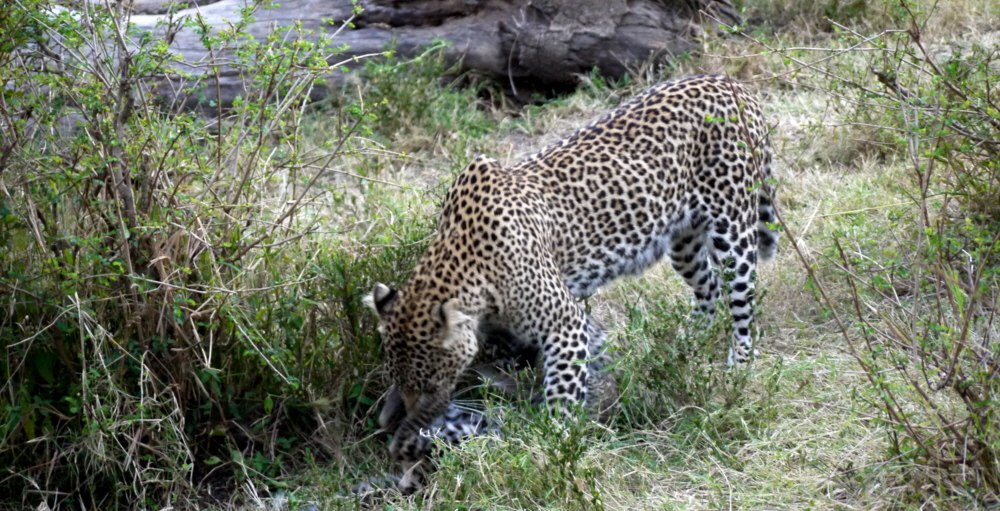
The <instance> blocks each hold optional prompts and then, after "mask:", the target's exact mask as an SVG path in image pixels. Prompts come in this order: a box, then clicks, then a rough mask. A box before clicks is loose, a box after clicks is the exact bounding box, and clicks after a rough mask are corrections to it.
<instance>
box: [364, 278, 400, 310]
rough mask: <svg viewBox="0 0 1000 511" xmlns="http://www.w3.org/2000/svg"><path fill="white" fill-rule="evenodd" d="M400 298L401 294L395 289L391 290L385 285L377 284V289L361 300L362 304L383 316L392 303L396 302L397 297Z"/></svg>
mask: <svg viewBox="0 0 1000 511" xmlns="http://www.w3.org/2000/svg"><path fill="white" fill-rule="evenodd" d="M397 296H399V292H398V291H396V290H395V289H392V288H390V287H389V286H387V285H385V284H381V283H379V284H375V289H372V292H371V294H370V295H366V296H365V297H364V298H362V299H361V301H362V302H364V304H365V305H366V306H368V307H371V309H372V310H374V311H375V313H376V314H378V315H379V316H382V315H383V314H385V311H387V310H389V307H390V306H392V303H393V302H395V301H396V297H397Z"/></svg>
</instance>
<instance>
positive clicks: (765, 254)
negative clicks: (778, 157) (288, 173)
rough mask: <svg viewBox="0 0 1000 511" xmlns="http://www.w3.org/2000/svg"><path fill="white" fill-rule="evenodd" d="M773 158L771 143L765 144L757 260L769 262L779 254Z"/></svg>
mask: <svg viewBox="0 0 1000 511" xmlns="http://www.w3.org/2000/svg"><path fill="white" fill-rule="evenodd" d="M773 161H774V160H773V157H772V155H771V147H770V144H769V143H766V142H765V144H764V151H763V154H762V158H761V171H762V172H761V174H762V176H763V178H764V179H763V181H764V182H763V183H761V185H760V187H759V188H758V192H757V259H758V260H760V261H767V260H769V259H772V258H773V257H774V254H776V253H777V252H778V231H777V230H775V229H773V228H772V226H774V225H775V223H777V221H778V217H777V215H775V213H774V184H773V183H772V181H771V168H772V166H773Z"/></svg>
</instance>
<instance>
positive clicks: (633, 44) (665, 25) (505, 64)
mask: <svg viewBox="0 0 1000 511" xmlns="http://www.w3.org/2000/svg"><path fill="white" fill-rule="evenodd" d="M137 1H141V2H144V3H142V4H137V5H136V6H135V9H136V11H137V13H138V14H136V15H134V16H133V18H132V21H133V22H134V23H136V24H137V25H138V27H139V28H140V29H149V30H156V28H155V27H156V24H157V21H158V20H159V19H160V18H161V16H157V15H152V14H141V12H147V13H148V12H162V11H164V10H165V8H164V7H163V4H162V3H157V0H137ZM208 1H210V0H208ZM199 3H200V6H198V7H191V8H188V9H185V10H182V11H180V12H178V13H177V15H179V16H184V15H186V16H196V15H197V14H199V13H200V15H201V16H203V17H204V18H205V19H206V20H207V21H208V24H209V25H210V26H215V27H222V26H224V25H225V22H224V21H223V20H227V19H228V20H235V19H237V18H238V14H237V11H238V9H239V8H241V7H242V6H244V5H245V0H220V1H217V2H214V3H207V2H206V0H202V1H201V2H199ZM728 5H729V4H728V1H725V0H723V1H712V0H362V2H361V7H362V8H363V11H362V12H361V14H359V15H357V16H355V17H354V20H353V27H351V26H350V25H349V26H346V27H343V30H341V32H340V33H339V35H338V36H337V38H336V41H335V44H338V45H340V44H346V45H348V46H349V47H350V49H349V50H348V52H347V53H346V54H345V55H342V58H350V57H352V56H362V55H368V54H372V53H378V52H381V51H383V50H385V49H386V48H387V47H388V46H389V45H390V44H393V43H395V45H396V47H395V48H396V51H397V53H399V54H401V55H404V56H409V55H414V54H416V53H418V52H419V51H420V49H421V48H422V47H425V46H427V45H429V44H431V42H432V41H433V40H434V39H437V38H442V39H446V40H448V41H450V42H451V43H452V46H451V48H449V49H448V50H447V51H446V58H447V59H448V60H449V61H450V62H461V63H462V65H463V66H464V68H466V69H474V70H478V71H481V72H483V73H485V74H486V75H488V76H491V77H494V78H496V79H498V80H500V81H501V82H502V83H504V84H506V85H508V86H509V87H510V89H511V90H512V92H514V93H515V94H524V93H525V92H530V91H534V90H539V89H542V90H546V89H547V90H553V89H566V88H570V87H572V86H573V85H575V84H576V83H577V82H578V80H579V75H580V74H586V73H589V72H590V71H591V70H592V69H594V68H597V69H598V70H599V71H600V72H601V73H602V74H604V75H606V76H609V77H621V76H622V75H624V74H625V73H626V72H627V70H628V69H630V68H636V67H638V66H639V65H641V64H642V63H644V62H647V61H650V60H651V59H652V60H653V61H660V62H663V61H666V60H669V59H670V58H671V57H673V56H675V55H678V54H682V53H685V52H688V51H690V50H691V49H692V48H693V46H694V39H695V36H696V33H697V32H698V30H699V29H698V26H697V25H696V24H695V23H694V22H693V21H692V20H694V19H697V18H698V12H699V11H700V10H702V9H709V10H711V11H714V12H715V14H716V15H722V16H728V17H730V18H731V19H735V16H734V15H732V13H731V11H730V10H729V9H727V7H726V6H728ZM353 8H354V6H353V5H352V4H351V1H350V0H282V1H281V2H280V7H278V8H274V9H269V10H260V11H258V12H257V13H256V14H255V15H254V17H255V18H256V20H257V21H256V22H254V23H252V24H251V25H250V26H249V27H248V29H247V31H248V32H249V33H250V34H252V35H253V36H254V37H257V38H260V39H263V38H264V37H265V36H266V35H267V34H268V33H269V32H270V31H272V30H273V29H274V28H275V27H280V26H288V25H291V24H293V23H294V22H295V21H297V20H298V21H301V22H302V27H303V28H304V29H306V30H316V31H319V30H320V29H324V28H325V29H327V31H328V32H332V31H334V30H335V29H336V28H339V27H341V26H342V25H343V23H344V21H345V20H349V19H351V17H352V15H353ZM172 37H173V41H172V44H171V50H172V51H175V52H177V53H179V54H180V55H182V56H183V59H184V61H185V62H187V63H189V64H193V63H207V62H210V61H211V60H212V57H213V56H212V55H210V54H209V53H208V52H207V51H206V49H205V48H204V47H203V46H202V44H201V42H200V40H199V36H198V35H197V34H196V33H195V32H194V31H192V30H190V29H183V30H181V31H179V32H178V33H176V34H175V35H173V36H172ZM312 37H318V36H312ZM215 57H218V55H216V56H215ZM355 65H357V64H354V63H353V62H352V63H351V64H349V65H348V66H347V67H348V68H352V67H353V66H355ZM186 70H188V71H192V70H193V72H194V73H195V74H196V75H197V73H206V74H208V70H207V69H204V68H199V67H188V68H186ZM213 75H214V73H212V74H211V75H209V76H208V77H207V82H208V83H209V85H208V87H207V88H206V89H204V91H203V93H202V97H203V98H204V99H209V100H214V99H217V98H216V91H218V99H221V101H220V103H221V104H223V105H227V104H230V103H231V102H232V100H233V98H235V97H236V96H237V95H239V94H241V93H242V92H243V91H244V88H245V87H247V86H248V84H245V83H244V82H243V80H242V79H241V77H240V76H239V74H238V73H237V72H236V71H235V70H233V69H227V68H225V67H223V68H221V69H220V70H219V72H218V77H219V80H218V87H216V83H215V78H214V76H213ZM330 78H331V80H330V81H331V83H333V84H338V83H340V82H341V81H342V79H343V73H342V71H339V70H338V71H335V72H334V74H333V75H331V77H330ZM189 83H190V81H182V80H180V79H177V78H171V79H170V80H168V83H165V84H163V86H162V87H161V91H162V94H163V95H164V97H165V99H167V100H170V101H173V100H180V101H183V102H186V103H187V104H188V105H189V106H194V105H195V100H194V99H193V98H187V97H185V96H184V93H183V92H182V90H183V89H184V88H185V85H187V84H189ZM325 93H326V91H323V90H317V91H316V92H315V93H314V96H315V97H320V96H322V95H324V94H325Z"/></svg>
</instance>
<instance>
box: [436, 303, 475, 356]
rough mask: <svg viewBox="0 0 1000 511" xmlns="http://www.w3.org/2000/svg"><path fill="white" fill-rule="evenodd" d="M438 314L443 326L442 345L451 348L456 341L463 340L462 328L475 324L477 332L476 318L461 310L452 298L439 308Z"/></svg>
mask: <svg viewBox="0 0 1000 511" xmlns="http://www.w3.org/2000/svg"><path fill="white" fill-rule="evenodd" d="M437 312H438V314H440V316H441V322H442V323H443V326H442V328H441V330H442V331H441V345H442V347H444V348H446V349H447V348H450V347H451V346H452V345H454V343H455V342H456V341H459V340H461V332H460V331H459V330H460V328H461V327H463V326H466V325H469V324H470V323H471V324H473V325H472V326H473V328H472V330H473V331H474V330H475V324H474V323H475V321H476V318H474V317H472V316H470V315H468V314H466V313H464V312H462V311H461V310H459V304H458V300H457V299H454V298H452V299H451V300H448V301H447V302H444V303H443V304H441V305H439V306H438V311H437Z"/></svg>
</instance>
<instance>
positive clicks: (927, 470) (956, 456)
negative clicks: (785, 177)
mask: <svg viewBox="0 0 1000 511" xmlns="http://www.w3.org/2000/svg"><path fill="white" fill-rule="evenodd" d="M894 12H895V14H896V15H897V16H898V17H897V18H896V22H897V23H898V25H899V26H900V27H905V28H901V29H898V30H893V31H887V32H882V33H881V34H879V35H877V36H875V37H865V36H862V35H861V34H857V33H850V32H848V33H844V34H843V35H842V36H843V37H844V41H843V43H844V45H845V47H850V48H864V50H865V51H863V52H861V51H859V52H857V53H854V52H846V53H847V54H850V58H847V59H844V62H839V63H829V64H826V67H825V76H826V77H827V78H828V80H829V81H828V83H827V84H826V87H827V88H828V89H829V90H831V91H832V92H833V93H834V97H837V98H839V99H840V100H843V101H844V104H845V105H852V106H851V110H850V111H851V112H852V113H851V114H850V115H851V120H852V121H853V122H854V123H856V125H857V126H861V127H862V128H861V129H862V130H864V131H865V132H866V133H869V134H870V135H871V136H873V137H877V138H879V139H881V140H882V141H883V142H885V144H883V148H885V152H884V153H883V156H884V157H886V158H899V159H901V160H902V161H905V162H907V163H908V165H909V167H910V171H909V172H910V176H911V178H912V181H911V182H910V183H906V184H902V187H903V188H904V189H905V191H906V193H907V194H908V195H909V196H910V197H911V198H912V201H913V203H914V205H915V207H914V208H912V209H910V210H908V211H901V212H893V213H891V214H890V215H889V219H890V221H891V225H890V227H889V229H890V230H891V232H889V233H886V234H888V235H889V236H888V237H891V238H892V240H893V242H891V243H890V244H889V245H888V246H885V247H883V248H882V250H881V253H880V254H879V253H874V254H869V253H861V252H858V251H852V250H847V249H845V247H849V246H867V244H868V243H869V242H870V241H871V240H865V239H858V240H855V239H852V237H851V235H850V234H849V233H847V232H840V233H839V234H838V239H837V240H836V242H835V244H834V245H833V246H832V247H831V248H830V250H829V251H828V252H827V256H828V257H829V258H830V260H831V261H832V262H833V263H835V264H836V265H837V267H838V268H839V270H840V272H839V275H840V276H841V277H842V278H843V279H844V281H845V282H846V283H847V285H848V287H847V289H848V292H849V300H848V303H849V308H846V309H845V308H844V307H843V306H842V305H841V304H839V303H834V301H833V300H832V299H831V298H832V297H831V295H830V294H829V293H828V291H827V289H828V287H829V282H827V283H826V284H824V282H823V280H824V279H823V278H821V276H819V275H817V274H816V273H814V272H813V269H812V268H813V267H812V266H811V265H810V264H809V262H808V261H806V260H805V259H803V263H804V264H805V265H806V267H807V270H808V271H810V276H811V278H812V279H813V282H814V283H816V285H817V290H818V292H819V293H820V294H821V295H822V298H823V300H824V301H825V303H826V305H827V306H828V307H829V309H830V310H831V311H833V312H834V313H835V314H836V317H837V321H838V324H839V325H840V329H841V332H842V333H843V336H844V338H845V341H846V342H847V344H848V346H847V347H848V350H849V351H850V353H851V354H852V355H853V356H854V358H855V359H856V361H857V363H858V364H860V366H861V368H862V369H863V371H864V373H865V374H866V376H867V378H868V382H869V387H870V388H869V389H868V391H867V392H862V393H859V395H858V397H859V399H861V400H863V401H865V402H867V403H869V404H870V405H871V406H874V407H875V408H876V409H877V410H878V411H879V412H880V414H881V418H882V420H883V421H884V424H885V425H886V426H887V430H888V431H889V438H888V443H889V455H890V456H892V457H893V459H894V460H896V462H900V461H902V462H905V463H904V467H906V469H905V470H903V471H902V472H901V474H900V475H901V477H902V478H904V480H906V481H907V482H908V483H909V484H911V485H912V486H913V487H914V492H913V494H914V495H926V494H927V493H928V491H931V492H933V493H936V494H938V495H941V496H946V497H947V498H951V497H953V496H955V495H959V496H962V498H967V499H970V500H972V501H978V502H980V503H982V504H986V505H994V504H995V503H996V502H997V500H998V494H1000V459H998V456H997V452H998V449H1000V426H998V425H997V424H998V422H997V418H998V417H997V415H998V412H1000V406H998V403H1000V399H998V398H1000V383H998V382H1000V379H998V378H997V377H998V375H1000V328H998V326H997V322H996V319H995V311H996V310H997V308H998V305H1000V302H998V297H1000V293H998V291H997V290H998V287H997V284H998V282H1000V234H998V233H1000V113H998V111H1000V107H998V103H997V100H996V99H995V98H996V91H995V90H994V89H995V86H996V84H997V83H998V82H1000V67H997V62H996V55H995V53H996V52H995V49H991V48H989V47H985V46H983V45H981V44H978V43H975V42H963V43H957V42H956V43H949V44H946V45H937V46H935V47H931V46H930V45H929V44H928V43H927V42H926V41H925V40H924V39H923V32H922V30H923V27H924V26H925V24H927V23H929V20H930V19H931V18H932V17H933V16H934V13H933V12H928V13H924V12H920V11H919V10H918V4H916V3H913V2H909V1H905V0H904V1H902V2H900V3H899V4H898V6H897V7H896V9H895V11H894ZM864 215H865V213H861V214H860V215H855V217H856V218H855V219H854V220H855V222H857V223H865V222H866V218H865V216H864ZM849 317H850V318H851V320H848V319H847V318H849Z"/></svg>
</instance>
